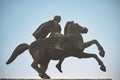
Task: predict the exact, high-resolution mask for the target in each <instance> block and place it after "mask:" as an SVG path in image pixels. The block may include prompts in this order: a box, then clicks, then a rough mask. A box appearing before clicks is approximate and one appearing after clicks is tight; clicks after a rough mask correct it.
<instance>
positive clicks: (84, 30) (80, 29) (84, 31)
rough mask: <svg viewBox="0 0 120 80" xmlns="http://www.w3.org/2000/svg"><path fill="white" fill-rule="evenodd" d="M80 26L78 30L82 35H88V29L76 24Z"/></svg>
mask: <svg viewBox="0 0 120 80" xmlns="http://www.w3.org/2000/svg"><path fill="white" fill-rule="evenodd" d="M75 24H76V25H77V26H78V30H79V32H80V33H85V34H86V33H87V32H88V29H87V28H86V27H82V26H81V25H79V24H78V23H75Z"/></svg>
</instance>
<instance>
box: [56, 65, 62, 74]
mask: <svg viewBox="0 0 120 80" xmlns="http://www.w3.org/2000/svg"><path fill="white" fill-rule="evenodd" d="M56 68H57V69H58V71H60V72H61V73H62V72H63V71H62V70H61V66H60V65H56Z"/></svg>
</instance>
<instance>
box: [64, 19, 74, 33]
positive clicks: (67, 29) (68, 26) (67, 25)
mask: <svg viewBox="0 0 120 80" xmlns="http://www.w3.org/2000/svg"><path fill="white" fill-rule="evenodd" d="M72 23H74V22H73V21H68V22H67V23H66V25H65V28H64V35H67V34H68V32H69V28H70V26H71V24H72Z"/></svg>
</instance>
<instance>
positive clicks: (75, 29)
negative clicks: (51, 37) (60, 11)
mask: <svg viewBox="0 0 120 80" xmlns="http://www.w3.org/2000/svg"><path fill="white" fill-rule="evenodd" d="M87 32H88V29H87V28H86V27H82V26H81V25H79V24H78V23H74V21H68V22H67V23H66V25H65V29H64V35H66V34H75V33H78V34H79V33H82V34H83V33H87Z"/></svg>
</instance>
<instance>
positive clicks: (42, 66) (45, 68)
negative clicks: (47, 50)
mask: <svg viewBox="0 0 120 80" xmlns="http://www.w3.org/2000/svg"><path fill="white" fill-rule="evenodd" d="M47 68H48V62H47V63H46V64H40V69H41V72H40V73H39V76H40V77H41V78H43V79H50V77H49V76H48V75H47V74H46V73H45V72H46V70H47Z"/></svg>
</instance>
